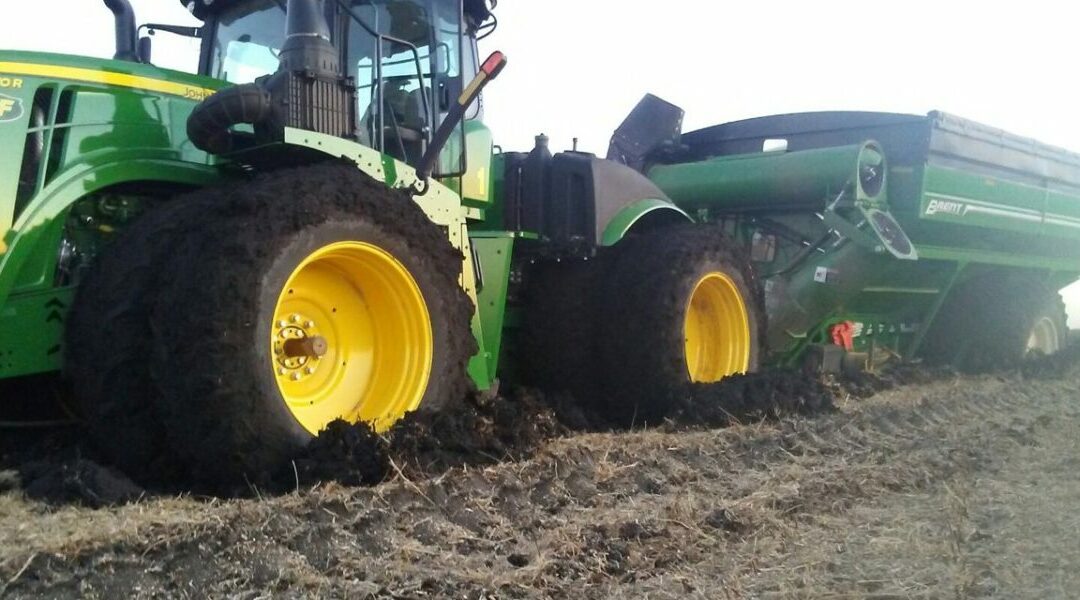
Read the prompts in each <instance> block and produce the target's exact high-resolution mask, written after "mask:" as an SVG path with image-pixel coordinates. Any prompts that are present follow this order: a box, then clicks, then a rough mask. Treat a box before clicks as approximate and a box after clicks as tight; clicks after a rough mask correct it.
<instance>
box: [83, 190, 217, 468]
mask: <svg viewBox="0 0 1080 600" xmlns="http://www.w3.org/2000/svg"><path fill="white" fill-rule="evenodd" d="M219 197H220V195H219V193H218V191H216V190H214V189H204V190H199V191H196V192H192V193H190V194H185V195H182V196H180V197H178V198H175V199H173V200H170V201H168V202H164V201H161V202H159V204H158V205H155V206H154V207H153V208H151V209H150V210H149V212H147V213H146V214H144V215H143V216H141V217H139V218H138V219H137V220H136V221H135V222H134V223H133V224H132V225H131V226H130V227H128V228H127V229H126V230H124V231H123V232H122V233H121V234H120V235H119V236H118V239H116V240H114V241H113V242H111V243H110V244H109V245H108V246H107V247H106V248H105V250H104V251H103V252H102V253H101V254H100V255H99V256H98V257H97V258H96V259H95V261H94V263H93V264H92V265H91V267H90V269H89V270H88V271H87V273H86V274H85V275H84V276H83V278H82V281H80V282H79V286H78V288H77V289H76V292H75V300H74V303H73V305H72V309H71V312H70V313H69V314H68V318H67V325H66V329H67V331H66V335H65V345H64V348H65V353H64V354H65V356H64V374H65V376H66V377H67V378H68V379H69V381H70V382H71V384H72V385H71V388H72V390H73V392H74V394H75V397H76V400H77V401H78V406H79V410H80V412H81V414H82V416H83V418H85V419H86V422H87V429H88V432H89V434H90V436H91V438H92V439H93V441H94V442H95V445H96V446H97V447H98V448H99V449H100V450H101V451H102V452H103V453H104V454H105V456H106V457H108V458H109V459H110V460H111V461H112V462H113V463H114V464H116V465H117V466H118V467H120V468H121V469H122V470H124V472H126V473H127V474H128V475H130V476H132V477H135V478H137V479H140V480H143V481H146V480H153V479H159V478H167V477H169V476H170V471H171V467H172V466H173V465H171V463H170V462H169V460H168V452H167V451H166V439H165V429H164V426H163V425H162V422H161V420H160V419H159V418H158V416H157V414H156V413H155V410H154V409H155V406H154V405H155V398H157V397H158V395H159V390H158V387H157V385H156V384H155V382H154V381H153V379H152V378H151V377H150V364H149V356H150V354H151V348H152V342H151V325H150V320H149V319H150V306H151V304H152V301H153V299H154V297H155V292H156V290H157V288H158V287H159V286H160V285H161V283H160V281H161V280H160V269H159V267H160V264H161V261H162V260H163V258H164V257H165V256H166V255H168V253H169V252H170V251H171V249H172V242H173V241H174V240H176V239H177V238H178V237H179V236H182V235H185V231H186V230H188V229H190V228H191V227H192V226H193V224H195V223H197V222H199V221H201V220H203V218H204V217H205V214H206V211H208V210H210V209H211V208H212V207H213V206H215V205H216V204H217V201H218V199H219Z"/></svg>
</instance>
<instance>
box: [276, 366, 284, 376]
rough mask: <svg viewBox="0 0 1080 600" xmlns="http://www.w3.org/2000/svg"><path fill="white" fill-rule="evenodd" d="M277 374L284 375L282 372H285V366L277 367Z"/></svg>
mask: <svg viewBox="0 0 1080 600" xmlns="http://www.w3.org/2000/svg"><path fill="white" fill-rule="evenodd" d="M277 374H278V375H284V374H285V367H280V368H279V369H278V370H277Z"/></svg>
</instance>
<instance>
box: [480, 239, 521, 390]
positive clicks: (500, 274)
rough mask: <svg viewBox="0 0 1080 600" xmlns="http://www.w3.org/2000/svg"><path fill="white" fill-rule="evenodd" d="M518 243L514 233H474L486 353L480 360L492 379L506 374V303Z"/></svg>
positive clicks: (481, 334)
mask: <svg viewBox="0 0 1080 600" xmlns="http://www.w3.org/2000/svg"><path fill="white" fill-rule="evenodd" d="M515 241H516V236H515V235H514V234H513V232H476V233H473V234H472V244H473V248H474V249H475V251H476V256H477V259H478V262H479V265H480V274H481V277H480V283H481V285H479V288H480V289H479V291H478V292H477V294H476V296H477V298H476V306H477V315H478V319H477V322H478V324H479V329H480V331H479V335H478V336H477V337H478V339H481V340H482V341H483V343H482V345H481V347H482V351H481V353H480V354H478V355H477V359H482V360H483V362H484V365H483V368H484V369H486V372H487V373H489V374H491V375H492V376H495V375H497V374H499V373H501V372H502V369H501V368H500V366H501V360H500V359H501V353H502V344H503V337H504V336H503V332H504V329H505V327H506V300H507V291H508V289H509V285H510V272H511V266H512V262H513V259H514V243H515ZM477 359H474V360H477ZM477 368H479V367H477ZM474 379H475V376H474Z"/></svg>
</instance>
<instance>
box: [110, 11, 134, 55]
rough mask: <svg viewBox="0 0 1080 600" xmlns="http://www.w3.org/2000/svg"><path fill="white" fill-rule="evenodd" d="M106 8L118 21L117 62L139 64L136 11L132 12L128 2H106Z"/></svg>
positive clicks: (116, 25)
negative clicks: (124, 61) (123, 61)
mask: <svg viewBox="0 0 1080 600" xmlns="http://www.w3.org/2000/svg"><path fill="white" fill-rule="evenodd" d="M105 6H106V7H108V9H109V10H111V11H112V14H113V19H114V20H115V21H116V24H115V28H116V54H115V55H113V58H114V59H116V60H127V61H131V62H139V53H138V51H137V50H136V44H137V42H136V40H135V38H136V36H137V33H136V31H135V11H133V10H131V3H130V2H128V0H105Z"/></svg>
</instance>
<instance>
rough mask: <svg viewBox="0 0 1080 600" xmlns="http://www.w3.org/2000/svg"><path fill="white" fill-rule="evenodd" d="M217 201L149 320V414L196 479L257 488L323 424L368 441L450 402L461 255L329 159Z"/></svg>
mask: <svg viewBox="0 0 1080 600" xmlns="http://www.w3.org/2000/svg"><path fill="white" fill-rule="evenodd" d="M226 204H227V206H228V207H229V211H230V212H231V213H232V216H230V217H228V218H225V219H220V220H218V221H216V222H212V223H207V224H206V226H205V227H204V228H203V229H201V230H200V231H198V232H197V233H195V234H194V235H192V236H190V237H189V238H188V239H186V240H184V243H182V244H180V245H178V246H177V248H176V251H175V253H174V254H173V256H172V260H171V261H170V264H169V265H168V270H169V274H168V276H167V284H166V285H165V286H164V287H163V288H162V290H161V294H160V297H159V300H158V302H157V303H156V304H155V307H154V311H153V317H154V321H155V323H156V325H157V327H156V331H155V347H156V348H157V350H158V351H157V354H156V356H155V357H154V360H153V372H154V375H155V376H156V377H157V378H158V379H160V381H161V382H162V384H163V388H164V390H165V394H164V395H163V397H162V413H163V414H164V415H165V416H166V419H167V420H166V422H167V423H168V433H169V437H170V440H171V444H172V445H173V447H174V448H175V449H176V451H177V452H179V453H180V455H181V457H182V459H183V460H184V461H185V462H187V463H188V464H190V465H192V469H193V474H194V475H195V477H196V478H197V479H201V480H205V481H208V482H213V483H218V484H239V483H241V482H243V481H245V478H246V480H247V481H253V482H254V481H259V480H260V478H261V477H262V476H264V475H266V474H268V473H272V472H273V471H274V470H275V469H279V468H281V467H282V466H284V465H285V464H287V461H288V459H289V458H290V457H291V456H293V455H294V454H295V453H296V452H297V451H298V450H299V449H301V448H302V447H303V446H304V445H306V444H307V443H308V442H309V441H310V440H311V439H312V438H313V436H315V435H316V434H318V432H319V431H321V430H322V429H323V428H324V427H325V426H326V425H327V424H329V423H330V422H332V421H335V420H338V419H344V420H348V421H366V422H370V423H371V424H372V425H373V426H374V428H375V429H376V430H380V431H381V430H385V429H387V428H389V427H390V425H392V424H393V423H394V422H395V421H397V420H398V419H400V418H401V417H403V416H404V415H405V414H406V413H408V412H411V411H414V410H425V411H434V410H439V409H441V408H443V407H445V406H446V405H447V404H448V403H451V402H454V401H458V400H460V399H461V398H463V397H464V396H465V394H466V392H467V391H468V386H469V379H468V376H467V373H466V363H467V362H468V360H469V358H470V357H471V356H472V355H473V354H474V353H475V352H476V342H475V339H474V338H473V336H472V333H471V328H470V321H471V317H472V313H473V305H472V302H471V301H470V299H469V297H468V296H467V295H466V294H465V293H464V292H463V291H462V289H461V287H460V286H459V283H458V280H459V277H460V275H461V270H462V255H461V253H460V252H459V251H458V250H456V249H455V248H454V247H453V246H452V245H451V244H450V242H449V240H448V239H447V236H446V234H445V233H444V232H443V230H442V229H440V228H439V227H438V226H436V225H435V224H434V223H432V222H431V221H430V220H429V219H428V218H427V216H426V215H425V214H424V213H423V211H422V210H421V209H420V208H419V207H418V206H417V205H416V203H414V202H413V201H412V199H411V198H410V197H409V196H408V194H407V193H405V192H403V191H394V190H390V189H388V188H386V187H385V186H384V185H382V184H380V183H378V182H376V181H374V180H373V179H371V178H370V177H368V176H367V175H365V174H363V173H361V172H360V171H358V170H357V169H356V167H355V166H353V165H351V164H346V163H337V162H335V163H332V164H325V165H318V166H311V167H305V168H297V169H290V170H284V171H278V172H274V173H268V174H265V175H262V176H260V177H258V178H256V179H255V180H254V181H252V182H251V183H249V184H247V185H243V186H238V187H236V188H235V189H234V190H232V191H231V193H230V194H229V196H228V198H227V199H226Z"/></svg>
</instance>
